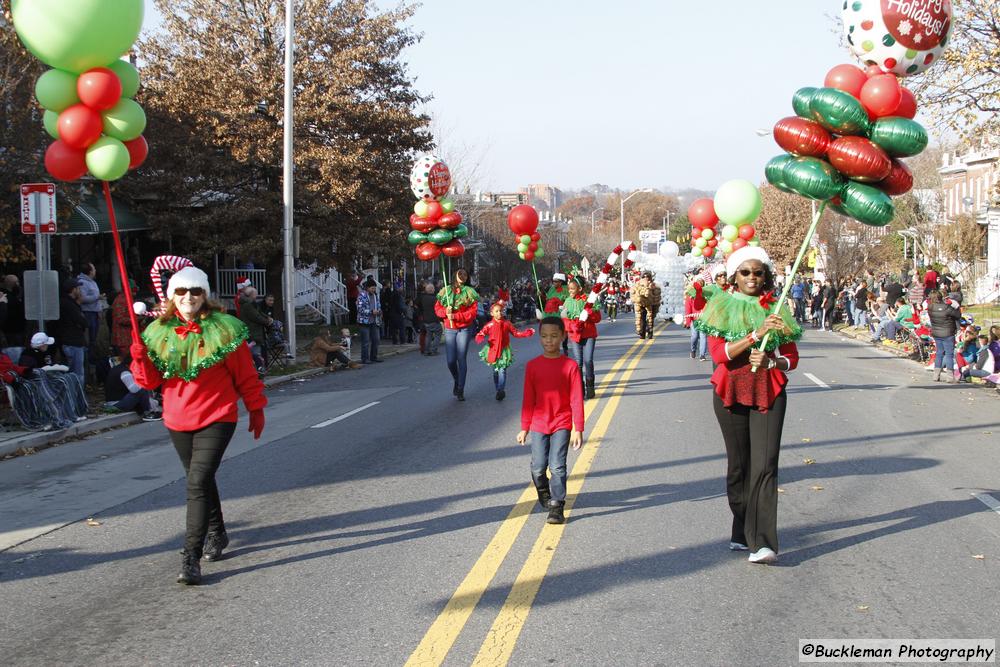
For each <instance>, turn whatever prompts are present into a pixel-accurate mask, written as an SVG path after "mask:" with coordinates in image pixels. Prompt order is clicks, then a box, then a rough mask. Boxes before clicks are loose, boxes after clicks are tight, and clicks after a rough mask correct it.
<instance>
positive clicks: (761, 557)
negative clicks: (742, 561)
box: [747, 547, 778, 565]
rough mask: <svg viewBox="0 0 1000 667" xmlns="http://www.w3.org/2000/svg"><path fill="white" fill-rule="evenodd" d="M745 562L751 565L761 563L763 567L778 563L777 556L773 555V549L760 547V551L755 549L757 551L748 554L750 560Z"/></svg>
mask: <svg viewBox="0 0 1000 667" xmlns="http://www.w3.org/2000/svg"><path fill="white" fill-rule="evenodd" d="M747 560H749V561H750V562H751V563H763V564H765V565H769V564H771V563H777V562H778V554H776V553H774V550H773V549H769V548H767V547H761V548H760V549H757V551H755V552H753V553H752V554H750V558H748V559H747Z"/></svg>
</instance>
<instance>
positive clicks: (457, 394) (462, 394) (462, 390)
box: [455, 389, 465, 401]
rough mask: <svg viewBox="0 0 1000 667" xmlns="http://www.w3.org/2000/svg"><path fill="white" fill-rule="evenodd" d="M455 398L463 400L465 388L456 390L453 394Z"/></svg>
mask: <svg viewBox="0 0 1000 667" xmlns="http://www.w3.org/2000/svg"><path fill="white" fill-rule="evenodd" d="M455 398H457V399H458V400H460V401H464V400H465V390H464V389H459V390H458V392H457V393H456V394H455Z"/></svg>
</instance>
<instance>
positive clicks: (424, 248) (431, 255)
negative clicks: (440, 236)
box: [416, 241, 441, 262]
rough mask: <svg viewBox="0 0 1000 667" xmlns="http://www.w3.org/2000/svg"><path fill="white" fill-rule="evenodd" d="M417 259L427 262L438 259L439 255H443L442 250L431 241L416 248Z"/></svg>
mask: <svg viewBox="0 0 1000 667" xmlns="http://www.w3.org/2000/svg"><path fill="white" fill-rule="evenodd" d="M416 253H417V258H418V259H422V260H424V261H425V262H429V261H431V260H434V259H437V257H438V255H440V254H441V248H439V247H438V246H436V245H434V244H433V243H431V242H430V241H427V242H425V243H421V244H420V245H418V246H417V247H416Z"/></svg>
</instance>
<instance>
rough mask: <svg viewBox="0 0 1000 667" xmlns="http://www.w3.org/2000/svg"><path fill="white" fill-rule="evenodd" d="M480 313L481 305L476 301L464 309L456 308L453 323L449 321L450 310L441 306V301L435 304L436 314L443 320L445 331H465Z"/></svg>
mask: <svg viewBox="0 0 1000 667" xmlns="http://www.w3.org/2000/svg"><path fill="white" fill-rule="evenodd" d="M478 312H479V304H477V303H476V302H475V301H473V302H472V303H470V304H469V305H467V306H464V307H462V308H456V309H455V310H454V311H452V313H451V322H449V321H448V309H447V308H445V307H444V306H442V305H441V302H440V301H435V302H434V314H435V315H437V316H438V318H439V319H440V320H441V324H443V325H444V328H445V329H465V328H467V327H469V326H471V325H472V323H473V322H475V321H476V314H477V313H478Z"/></svg>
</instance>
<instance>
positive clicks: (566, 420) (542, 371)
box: [521, 356, 583, 434]
mask: <svg viewBox="0 0 1000 667" xmlns="http://www.w3.org/2000/svg"><path fill="white" fill-rule="evenodd" d="M571 428H572V430H574V431H581V432H582V431H583V382H582V381H581V379H580V368H579V366H577V365H576V362H575V361H573V360H572V359H570V358H569V357H564V356H560V357H556V358H554V359H550V358H548V357H545V356H538V357H535V358H534V359H532V360H531V361H529V362H528V363H527V365H526V366H525V369H524V400H523V402H522V403H521V430H523V431H535V432H536V433H545V434H552V433H555V432H556V431H561V430H568V429H571Z"/></svg>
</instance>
